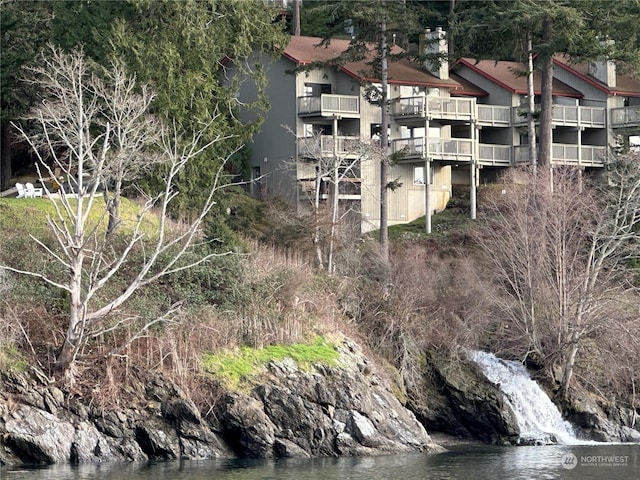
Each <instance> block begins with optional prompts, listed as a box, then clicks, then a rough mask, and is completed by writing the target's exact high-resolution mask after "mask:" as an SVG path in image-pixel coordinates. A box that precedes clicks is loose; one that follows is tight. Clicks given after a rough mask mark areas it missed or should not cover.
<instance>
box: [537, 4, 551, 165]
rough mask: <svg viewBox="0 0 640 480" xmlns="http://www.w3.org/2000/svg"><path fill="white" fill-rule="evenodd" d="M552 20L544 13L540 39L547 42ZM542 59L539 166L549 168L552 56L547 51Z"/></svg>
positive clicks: (549, 36) (549, 37)
mask: <svg viewBox="0 0 640 480" xmlns="http://www.w3.org/2000/svg"><path fill="white" fill-rule="evenodd" d="M552 27H553V24H552V20H551V18H550V17H549V15H545V17H544V19H543V21H542V41H543V43H545V44H547V43H548V42H550V41H551V37H552V35H553V34H552ZM541 60H542V69H541V70H542V85H541V88H540V93H541V99H540V154H539V157H538V158H539V164H540V166H542V167H544V168H547V169H550V168H551V143H552V128H551V119H552V115H553V57H552V56H551V55H550V54H548V53H543V54H542V55H541Z"/></svg>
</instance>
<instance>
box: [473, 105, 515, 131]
mask: <svg viewBox="0 0 640 480" xmlns="http://www.w3.org/2000/svg"><path fill="white" fill-rule="evenodd" d="M477 108H478V123H479V124H481V125H492V126H504V127H508V126H509V125H511V108H510V107H501V106H497V105H478V106H477Z"/></svg>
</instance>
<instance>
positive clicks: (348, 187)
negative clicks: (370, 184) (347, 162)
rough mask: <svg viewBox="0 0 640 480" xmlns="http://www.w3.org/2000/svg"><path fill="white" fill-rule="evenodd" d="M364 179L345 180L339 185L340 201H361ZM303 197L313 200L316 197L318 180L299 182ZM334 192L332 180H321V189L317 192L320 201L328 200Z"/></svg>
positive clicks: (301, 180) (325, 178)
mask: <svg viewBox="0 0 640 480" xmlns="http://www.w3.org/2000/svg"><path fill="white" fill-rule="evenodd" d="M361 185H362V179H361V178H353V177H349V178H343V179H342V180H340V182H339V183H338V200H360V199H361V198H362V186H361ZM298 188H299V193H300V195H301V196H304V197H307V198H310V199H313V198H314V197H315V195H316V179H315V178H303V179H300V180H299V181H298ZM332 192H333V184H332V181H331V179H329V178H328V177H323V178H322V179H321V180H320V189H319V191H318V192H317V194H318V199H319V200H328V199H329V198H331V194H332Z"/></svg>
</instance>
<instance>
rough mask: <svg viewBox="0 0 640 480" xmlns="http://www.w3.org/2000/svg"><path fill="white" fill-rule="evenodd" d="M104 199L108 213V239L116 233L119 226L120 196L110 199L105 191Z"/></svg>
mask: <svg viewBox="0 0 640 480" xmlns="http://www.w3.org/2000/svg"><path fill="white" fill-rule="evenodd" d="M104 198H105V202H106V204H107V212H108V213H109V223H108V224H107V236H108V237H110V236H112V235H113V234H114V233H116V230H117V228H118V225H120V196H119V195H116V196H114V197H113V198H112V199H110V198H109V194H108V193H107V192H106V191H105V193H104Z"/></svg>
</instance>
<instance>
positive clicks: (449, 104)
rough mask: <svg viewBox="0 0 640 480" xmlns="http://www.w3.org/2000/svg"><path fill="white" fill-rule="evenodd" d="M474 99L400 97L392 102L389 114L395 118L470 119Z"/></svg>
mask: <svg viewBox="0 0 640 480" xmlns="http://www.w3.org/2000/svg"><path fill="white" fill-rule="evenodd" d="M473 106H474V101H473V100H471V99H467V98H448V97H424V96H421V97H402V98H398V99H397V100H396V101H395V102H393V103H392V107H391V114H392V115H393V116H394V117H396V118H397V119H402V118H406V119H414V118H425V119H426V118H429V119H432V118H433V119H444V120H471V119H472V118H474V116H475V112H474V107H473Z"/></svg>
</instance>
